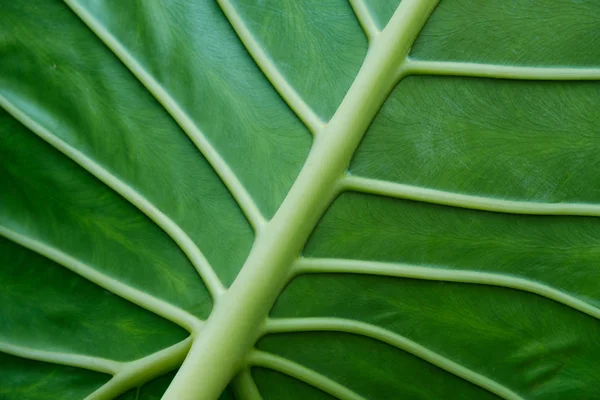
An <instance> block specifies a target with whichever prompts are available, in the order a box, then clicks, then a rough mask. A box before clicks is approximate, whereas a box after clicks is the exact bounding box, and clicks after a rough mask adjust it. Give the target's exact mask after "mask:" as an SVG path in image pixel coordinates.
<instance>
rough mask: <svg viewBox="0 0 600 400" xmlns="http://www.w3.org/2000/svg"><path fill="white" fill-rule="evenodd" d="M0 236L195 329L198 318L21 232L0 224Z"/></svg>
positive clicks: (190, 329) (176, 322)
mask: <svg viewBox="0 0 600 400" xmlns="http://www.w3.org/2000/svg"><path fill="white" fill-rule="evenodd" d="M0 236H3V237H5V238H6V239H8V240H11V241H13V242H14V243H17V244H19V245H21V246H23V247H25V248H27V249H29V250H31V251H34V252H36V253H38V254H40V255H42V256H44V257H46V258H48V259H50V260H52V261H54V262H55V263H57V264H59V265H62V266H63V267H65V268H67V269H68V270H70V271H73V272H74V273H76V274H78V275H80V276H82V277H83V278H85V279H87V280H89V281H90V282H93V283H95V284H96V285H98V286H100V287H102V288H104V289H106V290H108V291H110V292H112V293H114V294H115V295H117V296H119V297H122V298H124V299H126V300H128V301H130V302H132V303H134V304H136V305H138V306H140V307H142V308H145V309H146V310H148V311H151V312H153V313H155V314H157V315H160V316H161V317H163V318H165V319H168V320H169V321H171V322H173V323H175V324H177V325H179V326H181V327H182V328H184V329H186V330H188V331H189V332H195V331H197V330H198V328H199V327H200V325H201V324H202V321H201V320H199V319H198V318H196V317H194V316H193V315H191V314H189V313H187V312H186V311H184V310H182V309H180V308H178V307H175V306H174V305H172V304H169V303H167V302H165V301H163V300H160V299H158V298H156V297H154V296H151V295H149V294H148V293H145V292H142V291H141V290H138V289H135V288H133V287H131V286H129V285H126V284H124V283H122V282H120V281H118V280H116V279H114V278H111V277H109V276H108V275H105V274H103V273H101V272H98V271H97V270H96V269H94V268H92V267H90V266H89V265H86V264H84V263H82V262H81V261H79V260H77V259H75V258H73V257H71V256H69V255H68V254H65V253H63V252H61V251H60V250H58V249H55V248H53V247H51V246H49V245H47V244H44V243H42V242H39V241H37V240H35V239H32V238H30V237H27V236H25V235H22V234H20V233H18V232H15V231H13V230H11V229H9V228H6V227H4V226H0Z"/></svg>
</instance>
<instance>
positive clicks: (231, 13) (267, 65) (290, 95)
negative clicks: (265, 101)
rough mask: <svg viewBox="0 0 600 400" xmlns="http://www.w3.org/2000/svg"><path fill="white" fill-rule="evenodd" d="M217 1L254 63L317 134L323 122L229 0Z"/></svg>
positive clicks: (312, 131)
mask: <svg viewBox="0 0 600 400" xmlns="http://www.w3.org/2000/svg"><path fill="white" fill-rule="evenodd" d="M217 2H218V3H219V6H220V7H221V9H222V10H223V13H225V15H226V16H227V19H228V20H229V23H230V24H231V26H232V27H233V29H234V30H235V32H236V33H237V35H238V36H239V38H240V40H241V41H242V43H244V46H245V47H246V50H247V51H248V53H250V55H251V56H252V58H253V59H254V61H255V62H256V65H258V67H259V68H260V69H261V71H262V72H263V74H264V75H265V76H266V78H267V79H268V80H269V82H271V84H272V85H273V87H274V88H275V90H276V91H277V92H278V93H279V95H280V96H281V97H282V98H283V100H284V101H285V102H286V103H287V104H288V106H289V107H290V109H291V110H292V111H293V112H294V113H295V114H296V115H297V116H298V118H300V120H301V121H302V122H303V123H304V125H306V127H307V128H308V129H309V130H310V131H311V133H312V134H313V135H317V134H318V133H319V132H320V131H321V130H322V129H323V127H324V126H325V123H324V122H323V121H322V120H321V118H319V116H318V115H317V114H316V113H315V112H314V111H313V110H312V108H311V107H310V106H309V105H308V104H306V102H305V101H304V100H303V99H302V97H301V96H300V95H299V94H298V92H296V90H295V89H294V88H293V87H292V85H291V84H290V83H289V82H288V81H287V80H286V78H285V77H284V76H283V74H282V73H281V72H280V71H279V70H278V69H277V67H276V66H275V64H274V62H273V61H272V60H271V58H270V57H269V56H268V55H267V53H266V52H265V51H264V50H263V49H262V47H261V46H260V44H259V43H258V41H257V40H256V39H255V38H254V35H252V32H250V30H249V29H248V27H247V26H246V24H245V23H244V20H243V19H242V18H241V17H240V15H239V14H238V13H237V11H236V9H235V7H234V6H233V5H232V4H231V2H230V1H229V0H217Z"/></svg>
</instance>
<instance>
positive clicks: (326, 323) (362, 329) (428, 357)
mask: <svg viewBox="0 0 600 400" xmlns="http://www.w3.org/2000/svg"><path fill="white" fill-rule="evenodd" d="M310 331H315V332H319V331H322V332H324V331H333V332H346V333H351V334H355V335H361V336H366V337H369V338H372V339H375V340H379V341H381V342H383V343H387V344H389V345H391V346H394V347H396V348H398V349H400V350H403V351H406V352H407V353H410V354H413V355H415V356H417V357H419V358H421V359H423V360H425V361H427V362H429V363H431V364H433V365H435V366H437V367H440V368H442V369H443V370H445V371H447V372H450V373H452V374H454V375H456V376H458V377H461V378H462V379H464V380H466V381H469V382H471V383H473V384H475V385H477V386H479V387H481V388H484V389H486V390H487V391H489V392H491V393H494V394H496V395H497V396H500V397H501V398H503V399H506V400H523V398H522V397H521V396H519V395H518V394H516V393H515V392H513V391H512V390H510V389H509V388H507V387H505V386H503V385H501V384H499V383H498V382H495V381H493V380H491V379H489V378H487V377H485V376H483V375H480V374H478V373H476V372H474V371H472V370H470V369H468V368H466V367H464V366H463V365H460V364H458V363H456V362H454V361H452V360H450V359H448V358H446V357H444V356H441V355H439V354H437V353H435V352H433V351H431V350H429V349H427V348H426V347H423V346H421V345H420V344H418V343H415V342H413V341H412V340H410V339H407V338H405V337H404V336H401V335H398V334H397V333H394V332H392V331H389V330H386V329H383V328H380V327H378V326H375V325H371V324H367V323H364V322H359V321H353V320H347V319H341V318H290V319H272V320H270V321H269V323H268V324H267V333H282V332H310Z"/></svg>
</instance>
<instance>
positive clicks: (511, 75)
mask: <svg viewBox="0 0 600 400" xmlns="http://www.w3.org/2000/svg"><path fill="white" fill-rule="evenodd" d="M400 73H401V74H402V75H417V74H418V75H450V76H470V77H478V78H498V79H527V80H542V81H587V80H599V79H600V68H552V67H520V66H511V65H493V64H477V63H465V62H454V61H419V60H410V59H409V60H408V61H407V63H406V64H405V65H403V66H402V68H401V72H400Z"/></svg>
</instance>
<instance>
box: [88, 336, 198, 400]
mask: <svg viewBox="0 0 600 400" xmlns="http://www.w3.org/2000/svg"><path fill="white" fill-rule="evenodd" d="M191 342H192V339H191V338H187V339H185V340H183V341H181V342H179V343H176V344H174V345H173V346H171V347H168V348H166V349H163V350H161V351H157V352H156V353H153V354H150V355H149V356H147V357H144V358H140V359H139V360H135V361H131V362H127V363H122V367H121V369H120V370H119V371H118V372H117V374H116V375H115V376H113V377H112V379H111V380H110V381H108V382H107V383H106V384H104V385H102V386H101V387H100V388H98V389H97V390H96V391H95V392H93V393H92V394H90V395H89V396H88V397H87V398H86V400H112V399H114V398H115V397H117V396H119V395H121V394H123V393H125V392H126V391H128V390H130V389H133V388H135V387H138V386H140V385H142V384H144V383H146V382H149V381H151V380H152V379H155V378H158V377H159V376H161V375H164V374H166V373H167V372H169V371H172V370H174V369H175V368H177V367H178V366H180V365H181V363H182V362H183V360H184V359H185V356H186V355H187V353H188V351H189V349H190V346H191Z"/></svg>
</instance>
